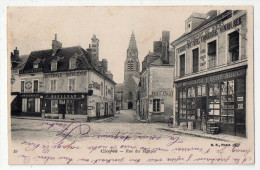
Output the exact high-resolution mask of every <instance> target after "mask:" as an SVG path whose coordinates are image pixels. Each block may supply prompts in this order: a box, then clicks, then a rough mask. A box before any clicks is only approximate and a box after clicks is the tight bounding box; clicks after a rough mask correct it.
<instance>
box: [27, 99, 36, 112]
mask: <svg viewBox="0 0 260 170" xmlns="http://www.w3.org/2000/svg"><path fill="white" fill-rule="evenodd" d="M34 104H35V102H34V98H28V106H27V108H28V109H27V111H28V112H34Z"/></svg>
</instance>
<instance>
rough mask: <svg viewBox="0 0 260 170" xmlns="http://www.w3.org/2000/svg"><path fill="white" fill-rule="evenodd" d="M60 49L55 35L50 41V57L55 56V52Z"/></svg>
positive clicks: (60, 45) (60, 44)
mask: <svg viewBox="0 0 260 170" xmlns="http://www.w3.org/2000/svg"><path fill="white" fill-rule="evenodd" d="M61 47H62V43H60V42H59V41H58V40H57V34H55V39H54V40H52V56H54V55H55V54H56V52H57V51H58V50H59V49H61Z"/></svg>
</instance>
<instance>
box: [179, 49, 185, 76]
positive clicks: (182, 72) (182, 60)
mask: <svg viewBox="0 0 260 170" xmlns="http://www.w3.org/2000/svg"><path fill="white" fill-rule="evenodd" d="M184 75H185V54H182V55H180V77H183V76H184Z"/></svg>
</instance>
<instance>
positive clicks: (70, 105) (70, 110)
mask: <svg viewBox="0 0 260 170" xmlns="http://www.w3.org/2000/svg"><path fill="white" fill-rule="evenodd" d="M66 113H67V114H74V100H67V112H66Z"/></svg>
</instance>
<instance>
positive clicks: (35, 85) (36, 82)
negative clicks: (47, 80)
mask: <svg viewBox="0 0 260 170" xmlns="http://www.w3.org/2000/svg"><path fill="white" fill-rule="evenodd" d="M38 90H39V81H38V80H33V92H34V93H37V92H38Z"/></svg>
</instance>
